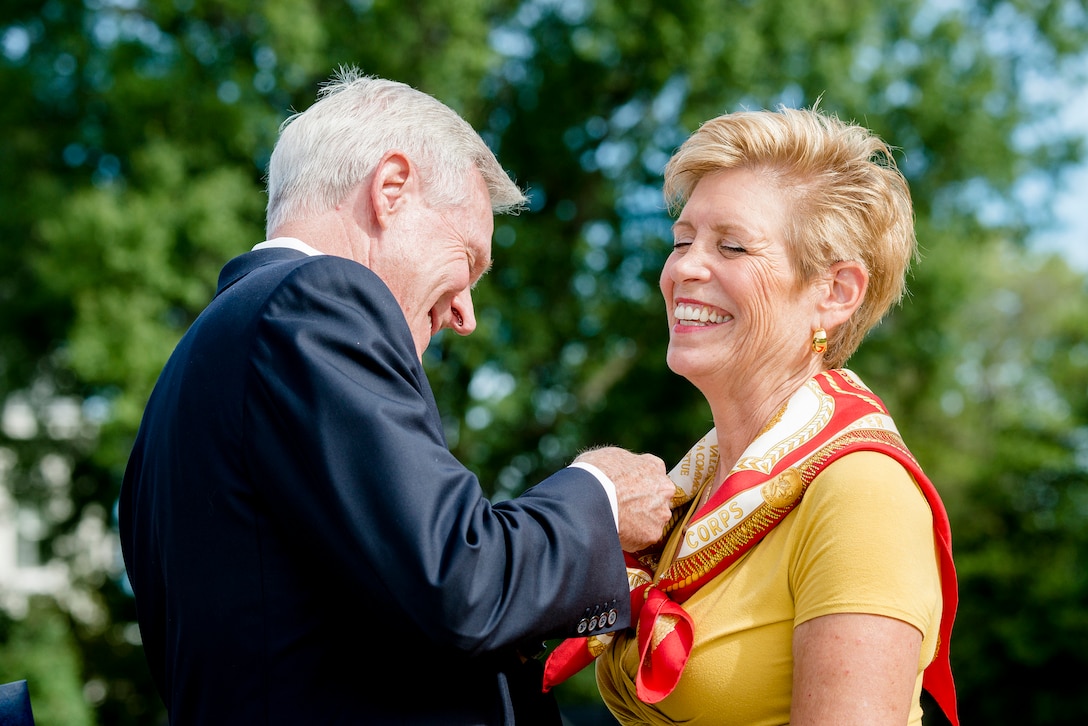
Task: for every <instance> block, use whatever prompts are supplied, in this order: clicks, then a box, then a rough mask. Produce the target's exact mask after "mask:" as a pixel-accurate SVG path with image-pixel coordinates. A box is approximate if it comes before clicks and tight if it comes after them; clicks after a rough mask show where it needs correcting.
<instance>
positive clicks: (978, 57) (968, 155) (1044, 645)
mask: <svg viewBox="0 0 1088 726" xmlns="http://www.w3.org/2000/svg"><path fill="white" fill-rule="evenodd" d="M1086 28H1088V22H1086V16H1085V4H1084V2H1083V0H1006V1H1004V2H994V1H992V0H965V1H964V2H962V3H940V2H921V1H920V0H891V1H890V2H873V1H871V0H867V1H863V2H846V0H811V1H810V2H804V3H798V2H792V1H787V0H731V1H726V0H673V1H672V2H669V3H659V2H652V1H651V0H624V2H619V1H618V0H596V1H594V0H522V1H520V2H518V1H515V0H505V1H503V0H411V1H410V2H401V1H394V0H347V1H346V2H328V1H323V0H282V1H281V2H275V3H264V4H255V3H248V2H241V1H240V0H225V1H224V0H217V1H216V2H211V1H210V0H142V1H141V0H124V1H122V0H96V1H88V2H85V3H69V2H62V1H61V0H49V1H47V2H29V1H26V0H20V1H17V2H9V3H7V4H5V5H4V6H3V8H2V9H0V92H2V93H3V97H4V98H5V99H6V101H7V103H6V104H5V105H4V106H3V107H0V129H3V132H4V141H3V143H2V144H0V234H2V235H3V239H5V240H6V241H7V243H6V244H5V245H3V246H0V306H2V310H3V314H2V316H0V411H7V412H9V413H10V412H11V411H14V410H16V409H18V410H23V411H29V412H31V413H32V417H31V419H30V420H31V424H25V425H23V426H22V427H21V428H20V427H15V426H13V425H11V424H10V420H9V418H8V417H7V416H5V419H4V420H5V421H6V422H8V423H5V425H4V426H3V427H0V454H2V455H0V482H2V483H3V484H5V485H6V486H7V487H8V488H9V489H11V490H12V491H13V492H14V494H15V495H16V497H17V498H18V499H19V500H20V501H21V502H22V503H23V505H24V506H26V507H30V508H33V509H34V510H35V511H38V512H40V513H41V515H42V519H43V521H44V523H45V525H46V526H47V529H48V533H49V536H48V537H47V538H46V539H45V540H44V541H43V555H44V557H45V558H46V559H49V560H57V561H62V562H64V563H66V564H67V566H68V568H69V572H70V574H71V580H72V586H71V590H70V591H66V592H65V593H63V594H62V595H60V596H58V602H60V603H61V604H62V605H63V608H62V610H61V611H60V612H62V613H63V617H64V618H65V619H67V621H68V623H69V625H70V629H71V633H72V636H73V637H74V641H73V642H74V643H75V644H76V646H77V647H78V652H79V653H80V654H81V656H82V662H81V669H82V671H81V679H82V683H84V684H92V686H93V687H83V688H82V697H84V698H86V699H87V701H89V703H90V704H91V705H92V706H93V707H94V709H95V712H96V715H97V718H98V720H100V721H101V722H103V723H111V724H145V723H153V722H155V719H156V718H158V717H159V714H160V713H161V708H160V707H159V705H158V702H157V699H156V697H155V696H154V692H153V688H152V687H151V684H150V682H149V678H148V675H147V671H146V668H145V667H144V666H143V662H142V653H141V652H140V649H139V643H138V637H136V632H135V629H134V627H133V621H134V606H133V603H132V601H131V598H130V597H129V596H128V594H127V592H126V589H125V582H124V578H123V573H122V572H121V569H120V566H119V560H118V558H117V557H116V555H115V556H114V557H112V558H110V557H105V558H103V557H102V556H101V555H98V556H95V555H94V554H93V553H95V552H97V551H99V548H97V547H92V546H88V542H91V543H97V544H102V543H107V544H109V543H112V542H113V540H114V538H115V535H114V534H113V533H112V531H111V528H112V526H113V519H112V514H111V513H112V511H113V508H114V502H115V499H116V494H117V489H118V486H119V482H120V477H121V473H122V471H123V467H124V464H125V460H126V458H127V454H128V448H129V446H130V445H131V440H132V437H133V435H134V432H135V427H136V425H137V423H138V420H139V416H140V413H141V411H142V407H143V404H144V401H145V400H146V397H147V395H148V392H149V391H150V389H151V386H152V385H153V383H154V380H155V377H156V375H157V373H158V370H159V368H160V366H161V365H162V363H163V362H164V361H165V359H166V357H167V355H168V354H169V352H170V350H171V348H172V346H173V344H174V343H175V341H176V340H177V339H178V337H180V335H181V334H182V332H183V331H184V330H185V328H186V327H187V326H188V325H189V323H190V322H191V321H192V319H193V318H194V316H195V315H196V314H197V313H198V312H199V311H200V309H201V308H202V307H203V305H204V303H205V302H206V301H207V299H208V297H209V296H210V294H211V291H212V289H213V286H214V283H215V279H216V276H217V273H218V269H219V267H220V266H221V265H222V263H223V262H225V261H226V260H227V259H228V258H229V257H231V256H233V255H234V254H237V253H239V252H241V251H243V250H245V249H247V248H248V247H250V246H251V245H252V244H253V243H254V242H256V241H259V240H260V239H262V238H263V231H262V230H263V215H262V211H263V205H264V201H265V200H264V195H263V193H262V186H263V174H264V167H265V164H266V162H267V158H268V154H269V152H270V149H271V145H272V143H273V141H274V139H275V134H276V130H277V127H278V125H279V124H280V123H281V122H282V121H283V119H284V118H285V117H286V116H287V115H288V114H289V113H290V112H291V111H292V110H298V109H303V108H305V107H306V106H308V105H309V104H310V103H311V102H312V101H313V98H314V95H315V92H316V90H317V88H318V84H319V83H320V82H321V81H322V80H324V79H325V78H327V77H328V75H329V74H330V72H331V71H332V70H333V69H335V67H336V66H338V65H341V64H351V65H357V66H359V67H360V68H362V69H363V70H364V71H366V72H370V73H376V74H379V75H384V76H388V77H392V78H396V79H398V80H402V81H405V82H407V83H410V84H412V85H414V86H416V87H419V88H421V89H423V90H425V91H427V92H430V93H433V94H434V95H436V96H437V97H439V98H440V99H442V100H443V101H446V102H447V103H449V104H450V105H452V106H453V107H454V108H457V109H458V110H459V111H461V112H462V113H463V114H464V115H465V116H466V118H468V119H469V121H470V122H472V123H473V124H474V125H475V126H476V127H477V128H479V129H481V131H482V132H483V133H484V135H485V137H486V138H487V140H488V141H489V143H491V144H492V146H493V148H495V149H496V151H497V152H498V154H499V157H500V159H501V161H502V162H503V164H504V166H506V167H507V168H508V169H510V170H511V171H512V174H513V175H514V176H515V178H516V179H518V181H519V183H521V184H522V185H523V186H524V187H526V188H527V189H528V191H529V193H530V196H531V199H532V205H531V208H530V210H528V211H527V212H525V213H523V214H522V215H520V216H518V217H510V218H503V219H500V220H499V221H498V224H497V228H496V234H495V260H496V264H495V268H494V270H493V272H492V273H491V274H489V275H488V276H487V277H486V278H485V279H484V281H483V282H482V283H481V284H480V286H479V287H478V291H477V293H476V296H475V298H476V306H477V316H478V318H479V321H480V325H479V329H478V331H477V332H476V333H475V334H474V335H473V336H472V337H471V338H470V339H467V340H462V339H459V338H456V336H451V335H443V336H441V337H440V338H438V339H437V340H436V341H435V342H434V343H433V344H432V346H431V349H430V350H429V351H428V354H427V356H426V359H425V362H426V364H427V366H428V369H429V372H430V374H431V376H432V382H433V383H434V387H435V390H436V395H437V396H438V399H439V402H440V406H441V408H442V410H443V411H444V414H445V416H446V428H447V431H448V434H449V438H450V442H451V445H452V447H453V448H454V450H455V452H456V453H457V454H458V456H460V457H461V458H462V460H463V461H465V462H466V464H468V465H469V466H470V467H471V468H472V469H473V470H475V471H477V472H478V473H479V474H480V477H481V481H482V483H483V485H484V487H485V489H486V490H487V491H488V492H489V493H490V494H493V495H494V496H496V497H504V496H511V495H514V494H516V493H518V492H520V491H521V490H522V489H523V488H524V487H526V486H528V485H531V484H532V483H533V482H535V481H537V480H539V479H540V478H541V477H543V476H544V475H545V474H547V473H548V472H550V471H551V470H553V469H555V468H556V467H558V466H562V465H563V464H564V463H566V462H567V461H569V460H570V458H571V457H572V456H573V455H574V454H575V453H576V452H577V451H578V450H579V449H580V448H582V447H585V446H589V445H594V444H602V443H617V444H621V445H624V446H627V447H629V448H633V449H637V450H643V451H653V452H655V453H658V454H659V455H661V456H662V457H663V458H664V459H666V461H668V462H672V461H675V460H676V459H677V458H678V457H679V456H680V455H681V454H682V453H683V452H684V451H685V450H686V448H687V447H688V445H689V444H690V443H691V441H692V440H693V439H694V438H696V437H697V436H699V435H701V434H702V433H704V431H705V430H706V428H707V427H708V426H709V425H710V417H709V412H708V410H707V409H706V406H705V405H704V404H703V402H702V400H701V398H700V397H699V395H698V393H697V392H696V391H695V390H694V389H693V388H692V387H690V386H689V385H688V384H687V383H686V382H685V381H683V380H682V379H679V378H677V377H676V376H674V375H673V374H671V373H670V372H669V371H668V370H667V368H666V367H665V365H664V350H665V343H666V340H667V331H666V330H665V327H664V326H665V317H664V311H663V310H662V303H661V301H660V296H659V295H658V293H657V277H658V272H659V269H660V266H661V263H662V261H663V259H664V257H665V255H666V253H667V250H668V241H669V224H670V220H669V217H668V215H667V214H666V213H665V208H664V201H663V200H662V198H661V194H660V181H661V180H660V174H661V169H662V167H663V165H664V162H665V160H666V159H667V158H668V156H669V154H670V153H671V152H672V151H673V150H674V149H675V148H676V146H677V145H678V144H679V143H680V142H681V141H682V140H683V139H684V138H685V137H686V136H687V135H688V134H689V133H690V132H691V131H692V130H693V129H694V128H696V127H697V126H698V124H699V123H700V122H702V121H703V120H705V119H707V118H710V117H712V116H715V115H717V114H720V113H724V112H727V111H732V110H737V109H742V108H765V107H766V108H770V107H774V106H776V105H778V104H786V105H791V106H798V105H806V106H807V105H812V104H814V103H816V102H817V101H819V103H820V105H821V106H822V107H823V108H824V109H827V110H830V111H833V112H835V113H837V114H839V115H840V116H841V117H843V118H847V119H852V120H857V121H859V122H861V123H864V124H866V125H868V126H870V127H872V128H874V129H875V130H876V131H877V132H878V133H880V134H881V135H883V136H884V137H885V138H887V139H888V140H889V141H890V142H891V143H893V144H895V145H897V147H898V148H899V154H898V157H897V158H898V161H899V163H900V164H901V166H902V168H903V169H904V172H905V173H906V174H907V176H908V178H909V180H910V182H911V185H912V189H913V191H914V194H915V201H916V207H917V216H918V235H919V240H920V242H921V246H922V256H921V259H920V260H919V262H918V264H917V265H916V267H915V270H914V272H913V275H912V278H911V290H912V293H911V296H910V297H909V298H908V299H907V300H906V301H905V303H904V305H903V306H902V307H901V308H900V309H898V310H897V311H896V312H895V313H894V314H893V315H892V316H890V317H889V319H887V320H886V321H885V322H884V323H883V324H882V325H881V326H880V327H879V328H877V330H875V331H874V333H873V334H872V335H871V337H870V340H869V341H867V342H866V343H865V345H864V346H863V348H862V350H861V351H860V352H859V353H858V355H857V356H855V358H854V359H853V360H852V361H851V366H852V367H854V368H855V369H856V370H857V371H858V372H859V373H860V374H861V375H862V376H863V377H864V378H866V380H867V381H869V382H870V384H872V385H873V386H874V387H875V388H876V389H877V390H878V391H879V392H880V393H881V395H882V396H883V397H884V398H885V400H886V402H887V403H888V404H889V406H890V408H891V409H892V412H893V414H894V415H895V416H896V418H897V420H898V421H899V422H900V425H901V428H902V429H903V433H904V436H905V438H906V439H907V441H908V443H909V444H910V445H911V446H912V448H913V449H914V450H915V453H916V454H917V455H918V457H919V458H920V459H921V461H922V463H923V465H924V466H925V467H926V468H927V470H928V471H929V473H930V474H931V476H932V478H933V479H934V481H935V482H936V484H937V486H938V487H939V488H940V489H941V491H942V493H943V494H944V496H945V498H946V500H947V501H948V503H949V507H950V510H951V514H952V518H953V531H954V533H955V536H956V546H957V558H958V562H959V565H960V569H961V576H962V578H963V606H962V615H961V618H960V625H959V628H958V629H957V634H956V638H957V642H956V646H955V647H954V652H953V655H954V666H955V668H956V671H957V673H958V675H959V684H960V689H961V693H962V698H963V715H964V720H965V722H985V723H991V722H995V721H1000V720H1004V719H1003V718H1002V717H1003V716H1008V715H1009V714H1017V715H1018V720H1019V721H1020V722H1030V723H1036V724H1049V723H1054V724H1058V723H1069V722H1071V720H1075V717H1083V716H1084V715H1086V714H1088V701H1086V700H1085V699H1084V698H1083V697H1082V696H1079V689H1074V688H1068V687H1063V686H1062V684H1063V683H1066V682H1067V680H1068V678H1067V676H1066V675H1065V674H1067V673H1076V672H1083V669H1084V667H1085V660H1086V658H1088V656H1085V655H1083V654H1084V653H1085V652H1088V651H1086V650H1085V648H1083V647H1082V645H1083V640H1084V638H1085V632H1086V626H1085V623H1084V622H1083V616H1082V615H1080V614H1079V607H1078V606H1079V604H1081V603H1083V602H1084V596H1085V583H1084V575H1083V574H1082V573H1083V572H1085V571H1088V570H1086V568H1085V567H1084V562H1083V561H1082V558H1083V557H1084V552H1085V543H1084V542H1083V534H1082V533H1083V532H1084V531H1086V529H1085V526H1084V525H1085V521H1084V520H1085V517H1086V516H1088V510H1086V508H1085V494H1084V491H1085V483H1086V482H1085V477H1086V473H1085V472H1086V469H1088V462H1086V456H1088V454H1086V451H1088V441H1086V438H1088V434H1086V433H1085V432H1086V431H1088V401H1086V391H1088V352H1086V350H1085V345H1086V343H1085V340H1088V320H1086V319H1085V316H1086V315H1088V313H1086V312H1085V310H1086V309H1088V306H1085V305H1084V301H1085V298H1086V297H1088V296H1086V294H1085V282H1084V279H1083V277H1082V276H1080V275H1077V274H1074V273H1072V272H1071V271H1069V270H1068V269H1066V268H1065V267H1063V265H1062V264H1061V263H1060V261H1057V260H1048V261H1044V260H1039V259H1037V258H1036V257H1035V256H1033V255H1031V254H1030V253H1027V252H1025V251H1024V250H1023V249H1022V246H1023V242H1024V240H1025V238H1026V235H1027V234H1028V233H1029V232H1030V231H1031V230H1032V229H1033V228H1034V227H1035V226H1037V225H1039V224H1042V223H1045V221H1046V219H1045V216H1043V217H1040V216H1039V215H1038V214H1037V210H1034V209H1031V208H1027V207H1024V206H1022V205H1019V204H1018V203H1017V197H1016V196H1015V195H1014V194H1013V190H1014V185H1015V184H1016V182H1017V181H1018V180H1021V179H1023V178H1025V177H1026V176H1028V175H1038V176H1041V177H1043V178H1044V179H1045V178H1046V177H1047V176H1048V175H1052V174H1054V173H1056V172H1057V171H1058V170H1059V169H1060V168H1061V167H1062V165H1063V164H1065V163H1067V162H1069V161H1072V160H1074V159H1076V158H1078V157H1079V156H1080V155H1081V154H1082V149H1081V148H1080V147H1078V146H1077V144H1076V143H1075V142H1074V141H1072V140H1070V139H1068V138H1065V137H1063V136H1062V135H1061V134H1060V133H1056V132H1055V131H1054V129H1053V128H1052V127H1051V126H1048V120H1049V119H1051V118H1052V117H1053V114H1054V111H1055V109H1054V108H1052V107H1048V106H1046V105H1043V104H1040V103H1038V102H1032V103H1029V102H1028V100H1027V99H1026V98H1025V96H1024V95H1023V94H1022V90H1023V88H1024V87H1025V84H1028V83H1030V82H1032V81H1033V80H1036V79H1039V78H1056V77H1061V76H1062V75H1063V74H1065V73H1067V72H1068V71H1067V70H1066V65H1065V64H1066V62H1067V59H1068V58H1070V57H1071V56H1072V55H1073V54H1075V53H1076V52H1078V51H1079V49H1081V48H1083V47H1085V43H1086V41H1088V37H1086V36H1088V31H1086ZM994 209H1000V210H1001V211H1002V214H1001V215H1000V216H997V217H995V216H994V215H993V214H992V210H994ZM73 411H74V412H75V413H74V414H73V413H72V412H73ZM65 412H67V415H65ZM24 418H25V417H24ZM77 604H78V606H77ZM58 617H60V616H58ZM36 622H37V621H34V620H33V619H32V618H27V619H26V620H25V621H21V622H20V625H19V626H20V627H24V628H31V627H39V625H37V624H36ZM49 622H51V623H52V622H56V621H55V620H51V621H49ZM1048 623H1049V627H1046V626H1047V624H1048ZM40 627H41V628H42V629H43V630H42V632H43V633H44V632H46V631H48V628H49V627H52V626H49V625H47V624H41V625H40ZM41 642H43V643H55V645H53V646H43V647H44V648H45V652H49V653H55V654H56V655H55V657H56V658H58V659H59V660H58V663H66V662H68V661H67V660H66V659H67V658H68V657H69V655H68V654H69V653H70V652H71V651H70V648H69V646H68V645H65V644H63V643H60V641H57V640H50V639H49V638H48V637H46V636H42V637H41ZM18 675H19V674H18V673H15V674H13V675H12V678H15V677H18ZM42 677H43V678H44V676H42ZM1063 679H1066V680H1063ZM66 683H67V681H66ZM68 688H69V691H72V690H74V689H75V685H74V684H69V686H68ZM564 688H565V689H566V690H562V691H561V696H563V698H564V699H565V700H566V701H567V702H568V704H569V707H570V708H571V709H572V710H573V709H574V708H575V707H576V702H577V701H579V700H581V699H586V700H589V701H592V700H593V698H594V697H593V695H592V691H593V686H592V679H591V678H589V677H588V674H583V675H582V676H581V677H580V678H579V679H578V680H576V681H575V682H574V683H573V684H571V685H570V686H565V687H564ZM1027 694H1031V695H1030V697H1028V695H1027ZM70 695H71V694H70V693H69V696H70ZM35 697H36V703H37V700H39V699H38V698H37V694H36V696H35ZM43 697H44V696H43ZM56 698H57V699H58V702H61V701H63V700H64V698H67V696H63V695H57V696H56ZM49 700H50V702H52V700H53V696H50V697H49ZM64 722H65V723H74V722H75V721H64ZM42 723H46V722H45V721H44V720H42Z"/></svg>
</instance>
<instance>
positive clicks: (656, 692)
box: [635, 587, 695, 703]
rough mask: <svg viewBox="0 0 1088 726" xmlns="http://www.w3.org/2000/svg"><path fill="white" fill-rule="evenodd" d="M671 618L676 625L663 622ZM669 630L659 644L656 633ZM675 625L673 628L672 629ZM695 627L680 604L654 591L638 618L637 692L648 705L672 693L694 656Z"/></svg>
mask: <svg viewBox="0 0 1088 726" xmlns="http://www.w3.org/2000/svg"><path fill="white" fill-rule="evenodd" d="M668 616H671V617H672V618H673V619H674V622H673V623H671V624H669V623H666V622H664V621H663V620H662V618H663V617H668ZM658 625H660V626H661V627H662V628H669V630H668V631H667V633H666V634H665V635H664V637H661V638H660V640H658V642H656V643H655V640H657V638H655V634H654V629H655V628H656V627H657V626H658ZM670 625H671V627H670ZM694 641H695V623H694V622H693V621H692V619H691V616H690V615H688V614H687V611H685V610H684V608H682V607H680V604H679V603H677V602H675V601H674V600H672V599H670V598H669V596H668V595H666V594H665V593H664V592H662V591H661V590H658V589H657V588H656V587H651V588H649V590H648V591H647V594H646V602H645V604H644V605H643V606H642V612H641V613H639V616H638V660H639V664H638V674H637V675H636V676H635V692H636V693H637V694H638V697H639V700H640V701H643V702H644V703H657V702H658V701H660V700H661V699H663V698H665V696H667V695H669V694H670V693H672V691H673V689H674V688H676V684H677V683H678V682H679V681H680V674H681V673H682V672H683V670H684V666H685V665H687V662H688V657H689V656H690V655H691V646H692V643H694Z"/></svg>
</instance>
